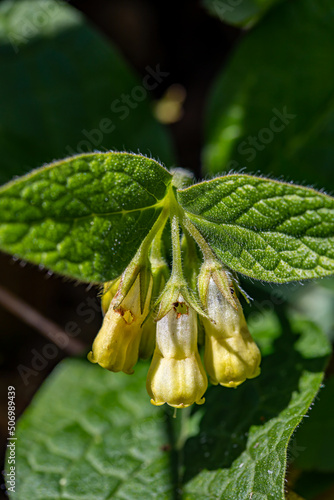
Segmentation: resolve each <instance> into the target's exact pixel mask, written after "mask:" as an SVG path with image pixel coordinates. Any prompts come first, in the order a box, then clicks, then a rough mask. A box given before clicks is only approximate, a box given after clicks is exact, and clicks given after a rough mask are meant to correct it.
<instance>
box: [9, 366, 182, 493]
mask: <svg viewBox="0 0 334 500" xmlns="http://www.w3.org/2000/svg"><path fill="white" fill-rule="evenodd" d="M146 371H147V367H146V366H145V365H141V366H138V367H137V369H136V373H135V375H134V376H129V375H124V374H111V373H110V372H108V371H107V370H103V369H101V368H99V367H95V366H93V365H91V364H90V363H88V362H87V361H79V360H77V361H76V360H67V361H65V362H63V363H62V364H61V365H60V366H58V367H57V369H56V370H55V371H54V373H53V374H52V375H51V377H49V379H48V381H47V382H46V384H45V385H44V386H43V388H42V390H41V391H40V392H39V394H38V395H37V397H36V398H35V399H34V401H33V403H32V405H31V406H30V408H29V410H28V411H27V412H26V414H25V416H24V417H23V418H22V419H21V421H20V423H19V425H18V432H17V438H18V441H17V442H20V446H17V450H16V451H17V483H16V493H15V494H12V495H11V496H10V498H11V499H18V500H31V499H32V498H34V499H36V500H51V499H57V500H60V499H65V498H75V499H77V500H79V499H80V500H84V499H87V500H91V499H92V498H94V500H107V499H111V498H112V499H119V500H120V499H124V498H128V499H129V498H133V499H140V498H143V499H145V500H146V499H147V500H149V499H154V498H157V496H156V495H157V494H159V495H160V496H158V498H161V499H169V498H171V495H170V494H169V492H170V490H171V488H172V487H173V486H171V482H170V477H169V469H168V456H169V453H168V452H163V451H162V448H163V446H164V445H166V444H167V443H168V438H167V435H166V429H165V426H164V420H165V419H164V414H163V412H162V411H161V410H157V409H155V408H154V407H153V406H152V405H151V404H150V402H149V398H148V396H147V394H146V390H145V374H146ZM167 448H168V447H167Z"/></svg>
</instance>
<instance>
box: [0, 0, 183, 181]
mask: <svg viewBox="0 0 334 500" xmlns="http://www.w3.org/2000/svg"><path fill="white" fill-rule="evenodd" d="M0 67H1V80H0V150H1V162H0V183H4V182H5V181H7V180H10V179H11V178H12V177H13V176H14V175H22V174H26V173H27V172H29V171H30V170H31V169H33V168H36V167H39V166H40V165H42V164H44V163H47V162H52V161H54V159H55V158H64V157H67V156H72V155H74V154H80V153H87V152H93V151H96V150H100V151H107V150H120V151H124V150H126V151H134V152H138V151H140V152H141V153H143V154H146V155H149V156H153V157H155V158H158V157H159V158H160V159H161V161H163V162H165V163H166V164H171V163H172V162H173V158H172V154H171V143H170V140H169V137H168V134H167V131H166V130H165V129H164V128H163V127H162V126H161V125H160V124H159V123H158V122H157V121H156V120H155V119H154V118H153V113H152V109H151V99H150V92H151V90H153V89H158V88H159V86H160V85H161V84H163V82H165V81H166V78H168V72H167V71H166V68H160V66H159V65H158V66H157V67H155V66H152V67H150V68H149V67H147V68H146V70H145V75H143V77H142V79H140V78H139V77H138V76H137V75H135V73H134V72H133V71H132V70H131V69H130V68H129V66H128V65H127V64H126V61H125V60H124V59H123V57H122V56H121V55H120V54H119V52H118V51H117V50H116V48H114V47H113V46H112V44H111V43H110V42H107V41H106V39H105V38H103V37H102V36H101V35H100V34H99V33H98V32H97V31H96V30H95V29H94V28H92V27H91V26H90V25H88V23H87V22H86V21H85V18H84V16H83V15H82V14H80V13H79V11H78V10H77V9H74V8H72V7H70V6H69V5H67V4H66V2H61V1H58V0H48V1H47V2H45V0H5V1H3V2H1V5H0ZM125 101H127V102H128V104H127V102H125Z"/></svg>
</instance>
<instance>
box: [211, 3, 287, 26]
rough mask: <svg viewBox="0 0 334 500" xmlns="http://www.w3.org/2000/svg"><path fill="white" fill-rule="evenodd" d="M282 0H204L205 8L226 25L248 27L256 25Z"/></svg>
mask: <svg viewBox="0 0 334 500" xmlns="http://www.w3.org/2000/svg"><path fill="white" fill-rule="evenodd" d="M278 1H280V0H202V3H203V5H204V7H206V8H207V9H208V11H209V12H210V13H211V14H212V15H214V16H216V17H218V18H219V19H220V20H221V21H223V22H224V23H228V24H232V25H234V26H247V25H249V24H254V23H256V22H257V21H258V20H259V19H260V18H261V17H262V16H263V15H264V14H265V13H266V12H267V11H268V10H269V9H270V8H271V7H272V6H273V5H275V3H277V2H278Z"/></svg>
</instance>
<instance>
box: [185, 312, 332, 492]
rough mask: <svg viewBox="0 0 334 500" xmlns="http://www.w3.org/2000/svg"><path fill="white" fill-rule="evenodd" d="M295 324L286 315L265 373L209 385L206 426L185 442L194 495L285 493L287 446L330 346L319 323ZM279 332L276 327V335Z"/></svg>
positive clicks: (318, 379) (264, 365)
mask: <svg viewBox="0 0 334 500" xmlns="http://www.w3.org/2000/svg"><path fill="white" fill-rule="evenodd" d="M273 323H274V322H273ZM291 330H292V331H290V328H289V324H288V323H286V324H285V325H284V330H283V334H282V336H281V337H279V338H278V339H277V340H275V342H274V343H275V352H274V353H273V354H271V355H269V356H267V357H265V358H264V360H263V363H262V373H261V375H260V376H259V377H258V378H257V379H254V380H252V381H248V382H246V383H245V384H243V385H242V386H241V387H240V388H238V389H237V390H229V389H226V388H222V387H214V388H212V389H211V390H210V391H209V394H208V397H207V400H206V403H205V404H206V406H205V407H204V415H203V417H202V420H201V421H200V423H199V432H198V434H197V435H196V436H193V437H191V438H190V439H189V440H188V442H187V443H186V445H185V451H184V454H185V464H184V468H185V474H184V481H185V483H186V484H185V495H184V498H185V499H186V500H218V499H219V500H226V499H233V500H246V499H249V498H250V499H254V500H285V494H284V492H285V490H286V483H285V472H286V465H287V446H288V443H289V440H290V438H291V435H292V433H293V432H294V429H295V428H296V427H297V426H298V424H299V423H300V421H301V420H302V418H303V416H304V415H305V414H306V413H307V411H308V408H309V406H310V404H311V403H312V400H313V398H314V397H315V395H316V393H317V391H318V390H319V386H320V383H321V380H322V377H323V372H322V371H323V369H324V366H325V364H326V361H327V359H328V358H327V356H328V354H329V352H330V346H329V344H328V341H327V339H326V337H325V336H324V335H323V334H322V332H321V331H318V329H317V328H314V326H313V324H312V323H309V324H307V323H306V322H304V323H300V322H298V321H294V320H292V321H291ZM253 333H254V334H255V333H256V332H253ZM277 333H278V334H279V332H275V331H274V330H273V331H270V330H268V340H269V338H272V337H274V338H275V337H277ZM255 337H256V335H255ZM199 411H201V410H199ZM195 415H196V414H195ZM310 418H312V412H311V413H310Z"/></svg>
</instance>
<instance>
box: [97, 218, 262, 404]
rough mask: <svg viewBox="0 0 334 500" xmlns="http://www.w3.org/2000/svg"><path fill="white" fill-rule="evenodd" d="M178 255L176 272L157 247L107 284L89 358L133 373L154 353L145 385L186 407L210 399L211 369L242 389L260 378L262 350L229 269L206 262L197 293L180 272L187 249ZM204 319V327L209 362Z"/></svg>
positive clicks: (217, 378) (158, 399) (155, 398)
mask: <svg viewBox="0 0 334 500" xmlns="http://www.w3.org/2000/svg"><path fill="white" fill-rule="evenodd" d="M178 231H179V230H178V227H177V239H178V238H179V234H178ZM174 232H175V231H174ZM174 238H175V235H174ZM174 253H178V254H179V255H178V256H177V257H178V262H177V263H176V264H175V255H173V266H175V267H173V269H172V272H171V275H170V276H169V269H168V266H167V264H166V262H165V261H164V259H163V258H162V257H161V254H160V253H159V252H158V254H157V253H155V254H154V253H153V254H152V252H151V259H150V260H149V259H148V257H147V256H146V257H145V259H144V260H143V261H142V263H141V264H140V265H138V263H137V262H133V263H131V264H130V265H129V266H128V268H127V269H126V270H125V272H124V273H123V275H122V276H121V277H120V278H118V279H117V280H115V281H114V282H112V283H107V284H106V285H105V290H104V294H103V297H102V308H103V310H104V312H105V317H104V321H103V325H102V328H101V330H100V331H99V333H98V335H97V337H96V339H95V341H94V343H93V348H92V351H91V352H90V353H89V355H88V358H89V360H90V361H92V362H93V363H98V364H99V365H101V366H102V367H103V368H107V369H108V370H111V371H114V372H117V371H123V372H125V373H129V374H131V373H133V371H134V370H133V369H134V366H135V364H136V362H137V361H138V358H143V359H148V358H150V357H151V356H152V354H153V358H152V361H151V365H150V368H149V371H148V376H147V383H146V388H147V392H148V394H149V396H150V397H151V403H152V404H154V405H157V406H160V405H163V404H164V403H167V404H169V405H170V406H173V407H175V408H185V407H188V406H190V405H192V404H193V403H197V404H202V403H204V394H205V391H206V389H207V386H208V379H207V375H206V373H207V374H208V375H209V378H210V382H211V383H212V384H220V385H223V386H225V387H237V386H238V385H239V384H241V383H242V382H244V381H245V380H246V379H249V378H254V377H256V376H257V375H259V373H260V367H259V366H260V361H261V355H260V351H259V349H258V347H257V345H256V344H255V342H254V340H253V339H252V337H251V335H250V333H249V330H248V328H247V324H246V320H245V317H244V314H243V311H242V307H241V304H240V302H239V299H238V297H237V295H236V286H237V284H236V281H235V279H233V278H232V277H231V275H230V273H229V272H228V271H227V270H226V269H225V268H224V267H223V265H222V264H221V263H220V262H219V261H218V260H217V259H216V258H215V257H213V258H210V259H206V260H204V263H203V264H202V266H201V268H200V270H199V272H198V273H197V291H196V292H195V291H194V290H192V289H191V286H190V284H189V280H188V282H187V280H186V279H185V278H184V277H183V274H182V266H181V247H180V248H179V250H178V249H176V252H174ZM137 260H138V259H137ZM189 263H190V260H189ZM190 264H191V265H192V263H190ZM175 269H176V270H175ZM196 297H198V298H196ZM199 323H200V324H201V327H203V328H204V332H205V335H204V342H203V343H204V356H203V363H202V360H201V356H200V352H199V344H198V340H199V339H198V325H199Z"/></svg>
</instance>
